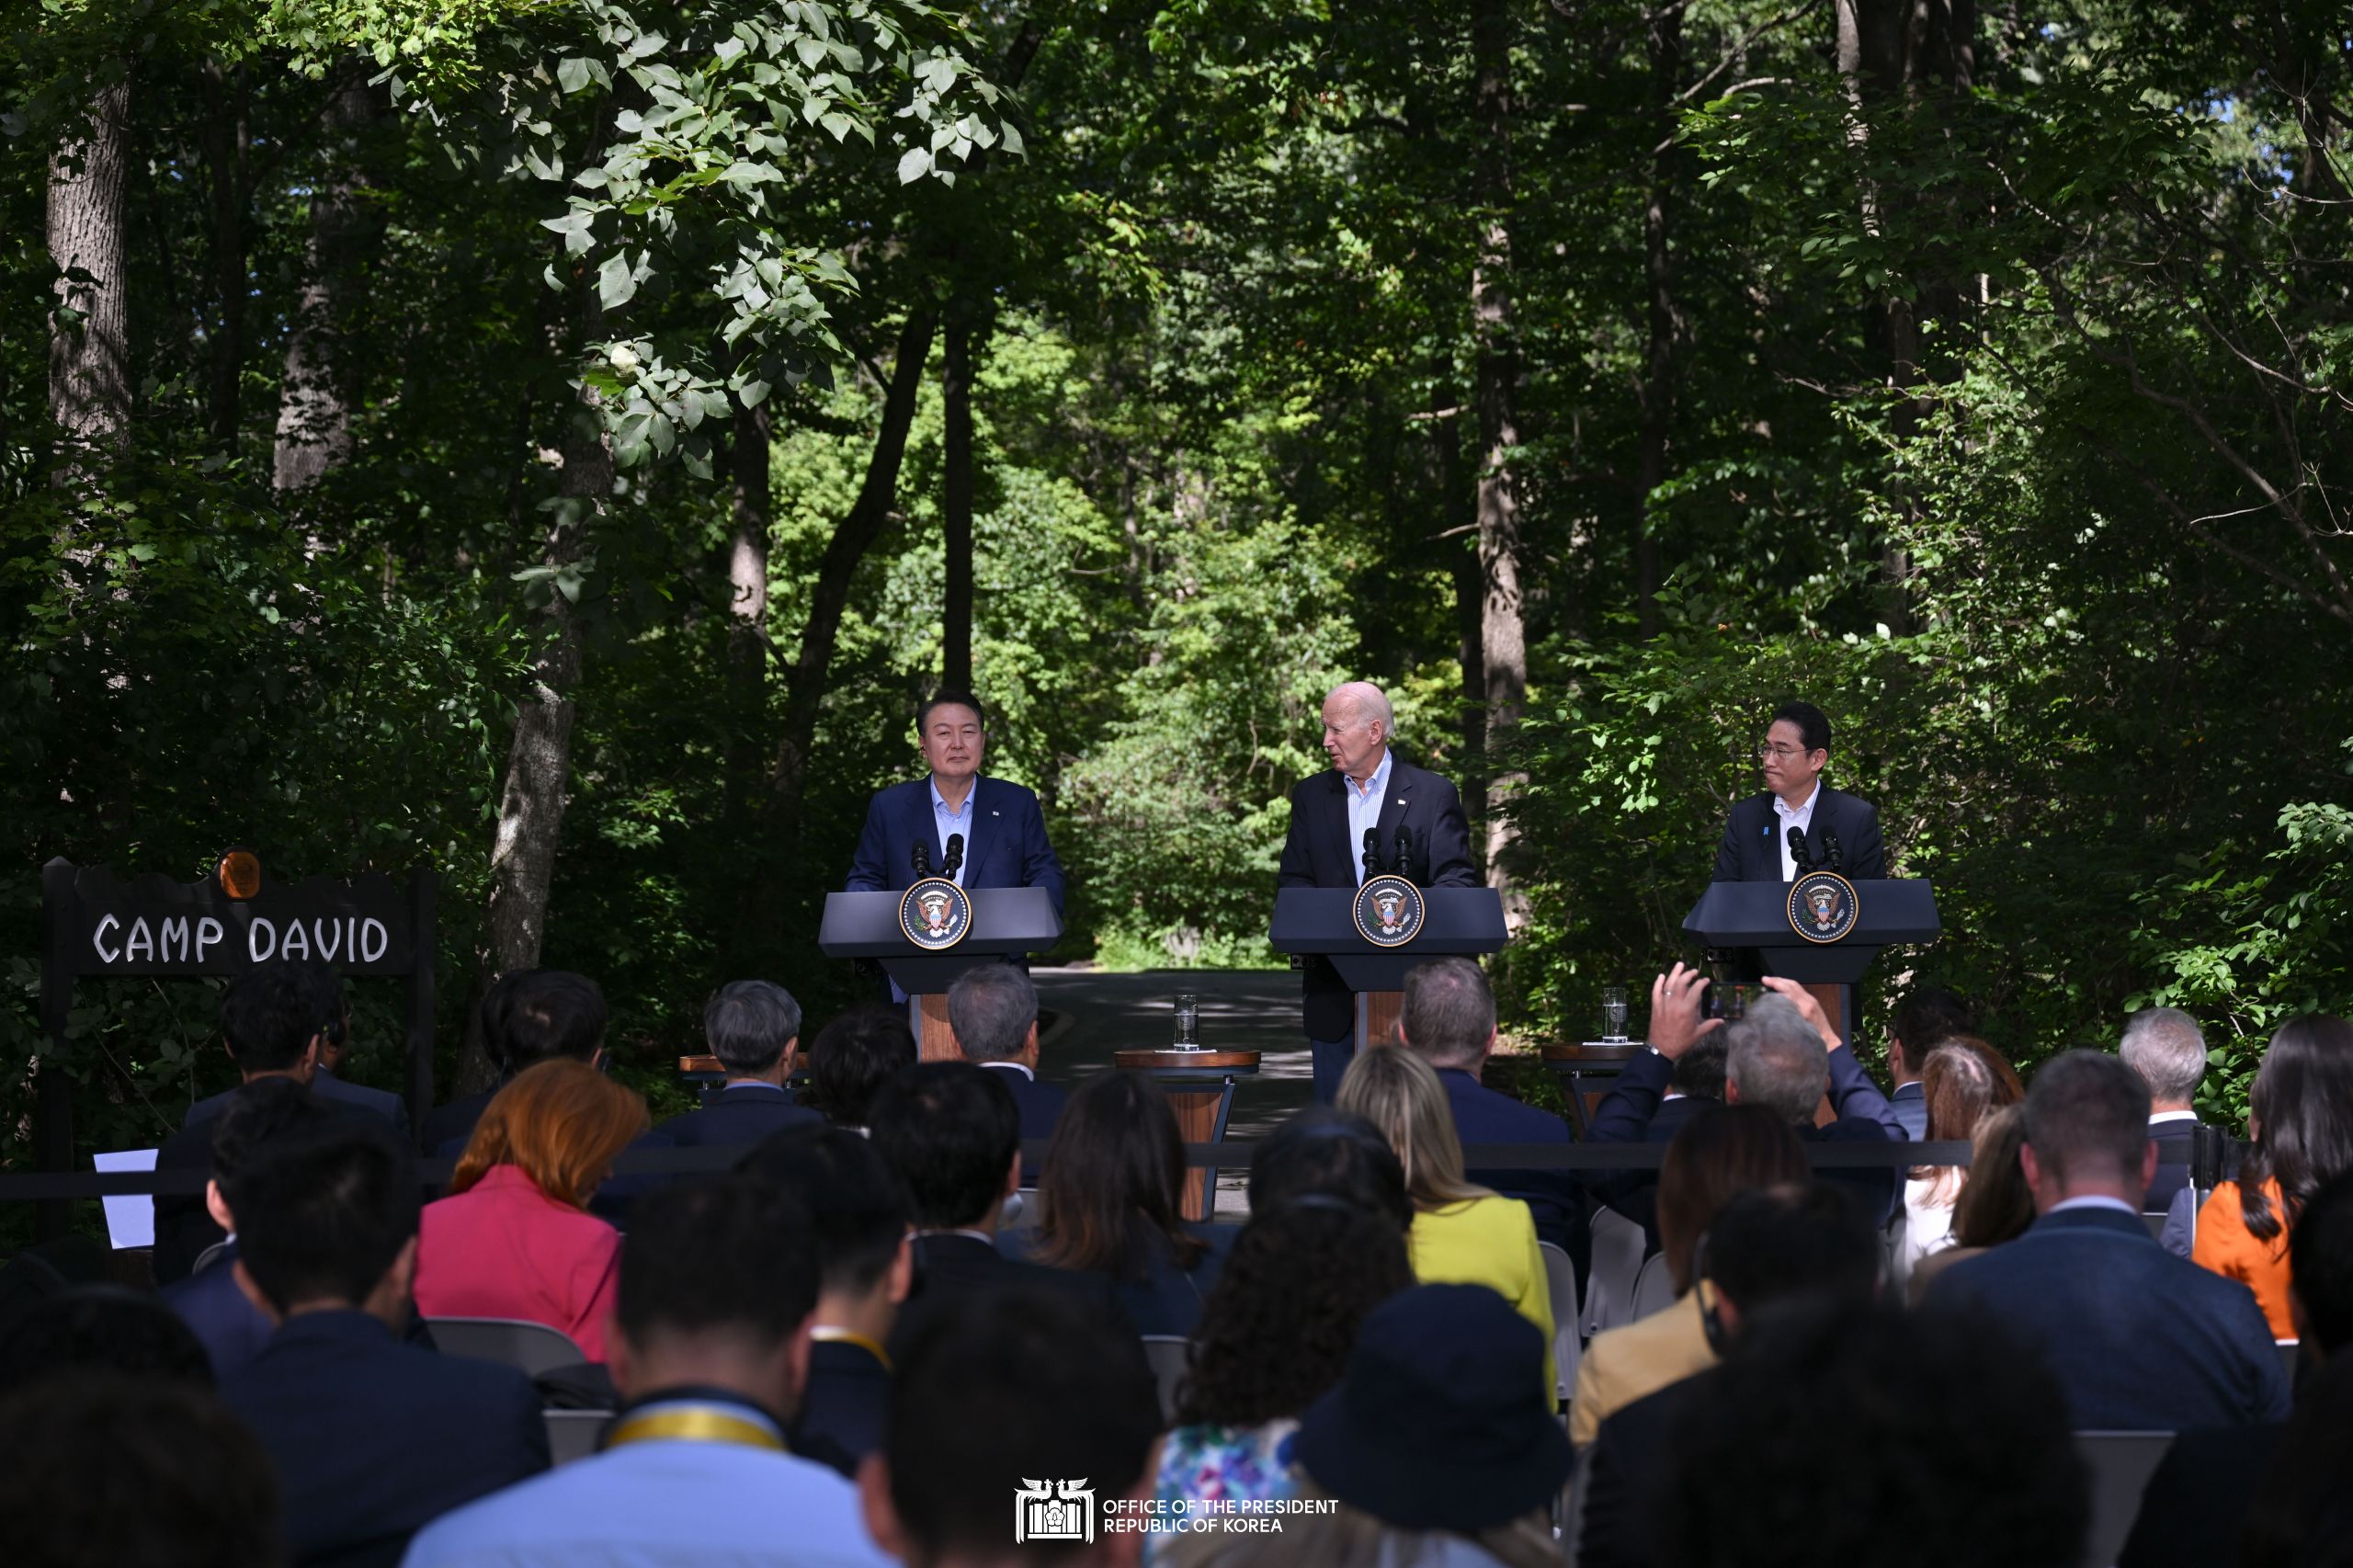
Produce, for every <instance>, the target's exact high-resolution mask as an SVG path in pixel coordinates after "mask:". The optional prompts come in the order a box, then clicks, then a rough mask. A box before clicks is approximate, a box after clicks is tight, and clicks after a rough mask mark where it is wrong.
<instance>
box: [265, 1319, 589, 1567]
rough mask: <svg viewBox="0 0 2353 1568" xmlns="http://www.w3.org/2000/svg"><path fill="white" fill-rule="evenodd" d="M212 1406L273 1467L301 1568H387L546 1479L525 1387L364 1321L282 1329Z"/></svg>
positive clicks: (544, 1443)
mask: <svg viewBox="0 0 2353 1568" xmlns="http://www.w3.org/2000/svg"><path fill="white" fill-rule="evenodd" d="M221 1397H222V1399H223V1400H224V1401H226V1402H227V1403H228V1405H229V1408H230V1409H232V1410H233V1411H235V1412H236V1413H237V1415H238V1416H239V1417H240V1418H241V1419H243V1420H244V1423H245V1425H246V1426H250V1427H252V1428H253V1431H254V1434H255V1436H256V1437H259V1438H260V1439H261V1443H262V1447H263V1448H265V1449H268V1450H269V1456H270V1458H271V1459H272V1460H275V1461H276V1462H277V1467H278V1478H279V1480H280V1482H281V1483H282V1484H283V1485H284V1487H285V1492H286V1533H287V1540H288V1544H289V1545H290V1547H291V1548H292V1556H293V1558H294V1561H295V1562H297V1563H298V1564H301V1568H312V1565H313V1564H329V1563H333V1564H336V1565H338V1568H342V1565H351V1568H358V1565H359V1564H378V1563H381V1564H385V1565H388V1568H389V1565H391V1564H394V1563H397V1562H399V1561H400V1558H401V1553H402V1552H403V1551H405V1550H406V1549H407V1547H408V1539H409V1537H410V1536H412V1535H414V1534H415V1533H416V1532H417V1530H419V1529H421V1528H424V1527H425V1526H426V1525H428V1524H430V1523H432V1522H433V1521H434V1520H435V1519H437V1518H439V1517H441V1516H442V1515H443V1514H446V1513H448V1512H449V1510H450V1509H452V1508H457V1507H460V1506H464V1505H465V1504H468V1503H471V1502H472V1501H473V1500H474V1499H475V1498H477V1497H483V1496H486V1495H488V1494H491V1493H493V1492H495V1491H497V1490H499V1489H500V1488H501V1487H504V1486H509V1485H512V1484H513V1483H516V1482H517V1481H521V1480H524V1479H526V1478H527V1477H529V1476H532V1475H536V1474H538V1473H539V1472H540V1471H543V1470H545V1469H547V1467H548V1437H547V1424H546V1422H545V1421H544V1420H543V1419H542V1417H541V1416H540V1396H539V1393H538V1391H537V1390H535V1389H533V1388H532V1386H531V1381H530V1379H529V1378H527V1377H525V1376H524V1375H523V1374H522V1373H520V1372H518V1371H517V1370H515V1369H513V1368H512V1367H501V1366H496V1365H494V1364H492V1363H491V1362H488V1361H474V1360H469V1359H467V1358H463V1357H458V1356H442V1355H438V1354H437V1353H436V1352H433V1351H430V1350H420V1349H418V1348H416V1347H415V1346H410V1345H404V1344H402V1343H401V1342H400V1341H399V1340H397V1339H395V1338H393V1337H392V1330H391V1329H389V1328H386V1327H385V1326H384V1325H383V1324H382V1323H381V1322H379V1321H378V1320H377V1319H375V1318H373V1317H371V1316H369V1314H368V1313H366V1312H304V1313H301V1315H299V1316H296V1317H292V1318H290V1319H288V1320H287V1321H286V1323H285V1324H283V1325H282V1326H281V1327H280V1328H279V1329H278V1332H277V1333H276V1334H275V1335H271V1337H270V1341H269V1344H268V1345H267V1346H266V1347H265V1348H264V1349H263V1351H262V1353H261V1354H260V1355H259V1356H256V1357H255V1358H254V1359H253V1360H252V1361H251V1362H250V1363H248V1364H247V1365H246V1366H245V1367H244V1369H243V1370H241V1371H239V1372H237V1373H235V1374H233V1376H230V1377H226V1378H223V1379H222V1380H221Z"/></svg>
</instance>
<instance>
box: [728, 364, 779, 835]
mask: <svg viewBox="0 0 2353 1568" xmlns="http://www.w3.org/2000/svg"><path fill="white" fill-rule="evenodd" d="M734 426H735V427H734V429H733V431H732V432H731V435H730V441H729V445H728V453H727V455H728V470H729V475H728V476H729V480H730V482H731V484H730V489H731V494H730V505H731V511H732V514H733V519H732V520H733V529H732V532H731V533H730V536H729V539H728V543H727V586H728V602H727V608H728V614H729V617H730V624H729V626H728V635H727V689H728V702H727V706H728V712H729V719H730V723H729V726H728V755H729V757H730V759H731V760H730V762H729V764H728V769H727V775H728V780H729V788H728V809H729V812H730V814H731V815H740V814H742V813H743V812H745V810H746V809H747V808H749V807H750V806H751V805H752V804H754V803H755V802H756V801H757V800H758V798H759V793H760V787H761V783H762V781H763V777H762V760H763V759H762V757H761V756H760V745H759V736H760V730H761V725H762V720H763V716H764V715H765V713H766V711H767V668H768V653H767V623H768V543H769V540H770V537H771V531H772V529H773V528H774V527H775V521H776V505H775V496H774V492H773V488H772V485H773V481H772V479H771V476H770V472H769V459H770V454H769V450H768V444H769V441H770V438H771V437H773V435H774V433H775V429H776V425H775V412H774V409H773V406H772V404H771V403H770V402H769V401H767V400H763V401H762V402H761V403H760V404H759V405H758V406H757V407H756V408H743V407H740V406H739V407H738V408H737V410H736V413H735V420H734Z"/></svg>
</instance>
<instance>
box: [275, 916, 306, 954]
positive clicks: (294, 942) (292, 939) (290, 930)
mask: <svg viewBox="0 0 2353 1568" xmlns="http://www.w3.org/2000/svg"><path fill="white" fill-rule="evenodd" d="M310 956H311V938H309V937H305V936H304V935H302V922H301V920H299V919H297V920H289V921H288V922H287V923H286V943H285V945H284V946H283V947H281V948H279V949H278V957H279V958H282V959H284V960H286V961H287V962H289V963H291V962H293V961H294V960H296V959H306V960H307V959H308V958H309V957H310Z"/></svg>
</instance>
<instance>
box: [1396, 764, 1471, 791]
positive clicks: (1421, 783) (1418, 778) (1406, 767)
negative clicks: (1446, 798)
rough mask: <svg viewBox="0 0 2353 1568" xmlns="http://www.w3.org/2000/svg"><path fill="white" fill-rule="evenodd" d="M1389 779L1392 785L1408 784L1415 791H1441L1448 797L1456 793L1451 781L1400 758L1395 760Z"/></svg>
mask: <svg viewBox="0 0 2353 1568" xmlns="http://www.w3.org/2000/svg"><path fill="white" fill-rule="evenodd" d="M1389 777H1390V781H1391V782H1392V783H1395V784H1410V785H1412V786H1413V787H1414V788H1415V789H1417V790H1418V789H1428V790H1442V791H1444V792H1445V793H1447V794H1449V795H1452V794H1455V793H1456V790H1455V788H1454V780H1453V779H1451V778H1448V777H1447V776H1446V775H1445V774H1443V773H1440V772H1438V771H1437V770H1436V769H1434V768H1428V767H1422V766H1421V765H1419V764H1418V763H1412V762H1407V761H1406V760H1405V759H1404V757H1402V756H1401V757H1399V758H1398V759H1397V762H1396V766H1395V767H1393V768H1392V770H1391V772H1390V776H1389Z"/></svg>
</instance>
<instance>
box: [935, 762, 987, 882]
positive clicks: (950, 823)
mask: <svg viewBox="0 0 2353 1568" xmlns="http://www.w3.org/2000/svg"><path fill="white" fill-rule="evenodd" d="M980 798H981V780H980V777H979V776H978V775H977V774H976V775H974V776H973V778H972V788H971V789H969V790H965V791H964V803H963V804H962V805H961V806H960V807H958V808H956V809H955V810H953V811H950V810H949V806H948V798H947V797H946V796H944V795H942V794H941V793H940V792H939V780H938V779H937V778H934V779H933V780H932V781H931V825H932V839H933V842H932V847H933V848H934V849H936V850H938V853H939V858H938V859H937V860H934V861H933V862H932V863H931V868H932V872H933V874H934V875H935V876H936V875H938V871H939V868H940V867H942V866H945V865H946V864H948V835H949V834H951V833H961V834H962V835H964V853H965V855H966V856H967V857H969V856H970V855H971V854H972V802H973V801H977V800H979V799H980ZM950 880H951V881H954V882H955V884H956V885H957V886H958V887H960V888H961V887H962V886H963V885H964V865H963V862H962V861H959V862H957V865H956V875H955V876H954V877H953V878H951V879H950Z"/></svg>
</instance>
